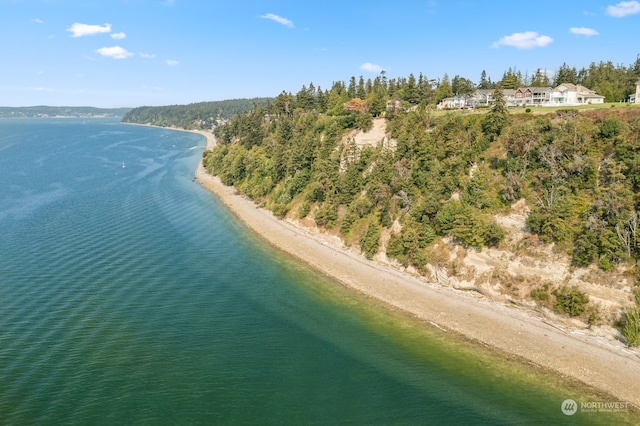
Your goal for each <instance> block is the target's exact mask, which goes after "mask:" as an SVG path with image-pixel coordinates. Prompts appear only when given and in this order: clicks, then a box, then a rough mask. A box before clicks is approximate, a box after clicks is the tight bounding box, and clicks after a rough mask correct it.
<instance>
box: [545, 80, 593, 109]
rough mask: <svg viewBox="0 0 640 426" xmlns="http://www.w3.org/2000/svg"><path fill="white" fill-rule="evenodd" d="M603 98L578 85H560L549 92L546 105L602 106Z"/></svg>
mask: <svg viewBox="0 0 640 426" xmlns="http://www.w3.org/2000/svg"><path fill="white" fill-rule="evenodd" d="M603 103H604V96H602V95H598V94H597V93H596V92H594V91H593V90H591V89H587V88H586V87H584V86H581V85H580V84H572V83H562V84H560V85H559V86H558V87H556V88H555V89H553V91H552V92H551V97H550V99H549V102H548V105H550V106H559V105H567V106H571V105H586V104H603Z"/></svg>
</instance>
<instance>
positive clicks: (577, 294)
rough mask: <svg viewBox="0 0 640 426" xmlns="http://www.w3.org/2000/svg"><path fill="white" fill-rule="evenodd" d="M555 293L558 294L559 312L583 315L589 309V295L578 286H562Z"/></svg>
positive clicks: (557, 304) (575, 315) (557, 306)
mask: <svg viewBox="0 0 640 426" xmlns="http://www.w3.org/2000/svg"><path fill="white" fill-rule="evenodd" d="M554 294H555V296H556V309H557V310H558V311H559V312H564V313H566V314H569V315H571V316H572V317H577V316H579V315H582V314H583V313H584V311H585V310H586V309H587V304H588V303H589V296H587V294H586V293H584V292H583V291H580V289H578V287H572V288H567V287H562V288H561V289H559V290H555V291H554Z"/></svg>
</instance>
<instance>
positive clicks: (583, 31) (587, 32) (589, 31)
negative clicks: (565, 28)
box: [569, 27, 600, 37]
mask: <svg viewBox="0 0 640 426" xmlns="http://www.w3.org/2000/svg"><path fill="white" fill-rule="evenodd" d="M569 32H570V33H571V34H576V35H583V36H587V37H591V36H595V35H598V34H600V33H599V32H597V31H596V30H594V29H593V28H586V27H571V28H569Z"/></svg>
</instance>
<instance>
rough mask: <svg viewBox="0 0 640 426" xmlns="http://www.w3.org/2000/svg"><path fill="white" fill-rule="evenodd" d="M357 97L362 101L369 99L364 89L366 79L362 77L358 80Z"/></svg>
mask: <svg viewBox="0 0 640 426" xmlns="http://www.w3.org/2000/svg"><path fill="white" fill-rule="evenodd" d="M356 97H357V98H360V99H364V98H366V97H367V93H366V91H365V88H364V78H363V77H362V76H360V79H359V80H358V87H357V88H356Z"/></svg>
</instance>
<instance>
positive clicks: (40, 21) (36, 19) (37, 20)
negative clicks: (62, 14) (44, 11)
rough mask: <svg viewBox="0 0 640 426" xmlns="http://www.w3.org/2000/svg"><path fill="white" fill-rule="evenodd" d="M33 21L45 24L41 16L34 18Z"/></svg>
mask: <svg viewBox="0 0 640 426" xmlns="http://www.w3.org/2000/svg"><path fill="white" fill-rule="evenodd" d="M31 22H35V23H36V24H44V21H43V20H42V19H40V18H35V19H32V20H31Z"/></svg>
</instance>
